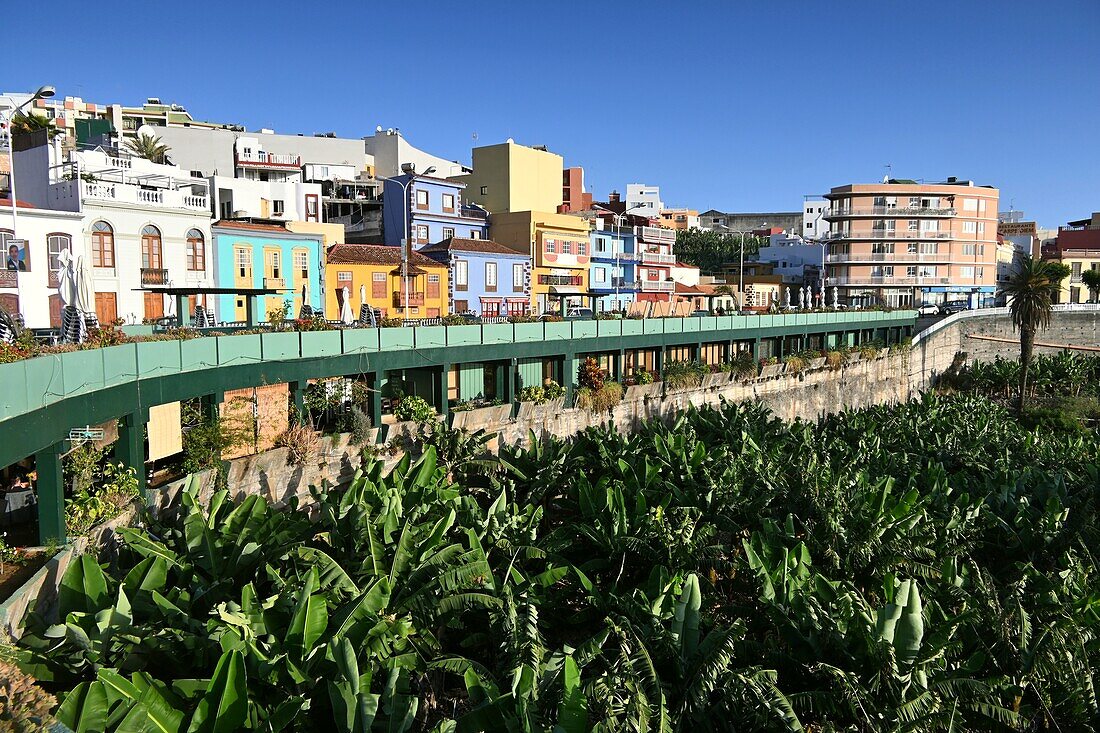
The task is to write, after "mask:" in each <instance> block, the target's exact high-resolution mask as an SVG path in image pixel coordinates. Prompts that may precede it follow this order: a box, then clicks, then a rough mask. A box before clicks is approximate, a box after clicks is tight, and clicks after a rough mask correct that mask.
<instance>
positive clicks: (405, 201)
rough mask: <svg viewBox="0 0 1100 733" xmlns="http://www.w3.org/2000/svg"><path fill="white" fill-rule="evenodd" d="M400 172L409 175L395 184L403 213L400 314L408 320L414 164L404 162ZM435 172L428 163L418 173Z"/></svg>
mask: <svg viewBox="0 0 1100 733" xmlns="http://www.w3.org/2000/svg"><path fill="white" fill-rule="evenodd" d="M401 172H402V173H404V174H405V175H407V176H408V177H409V180H407V181H405V182H404V183H399V184H397V185H399V186H401V200H402V207H401V210H402V212H403V214H404V216H403V220H404V223H405V227H404V229H402V233H403V234H404V237H402V239H401V288H402V290H404V291H405V297H404V298H403V300H404V304H405V307H404V312H403V314H402V316H403V320H406V321H407V320H409V249H408V248H409V186H411V185H412V182H413V181H415V180H416V176H417V172H416V164H415V163H404V164H402V165H401ZM432 173H435V166H434V165H430V166H428V167H427V169H425V171H424V172H423V173H421V174H419V175H422V176H429V175H431V174H432Z"/></svg>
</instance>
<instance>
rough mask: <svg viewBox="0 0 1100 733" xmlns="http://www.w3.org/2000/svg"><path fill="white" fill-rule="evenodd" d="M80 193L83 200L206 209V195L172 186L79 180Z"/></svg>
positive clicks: (196, 209) (194, 209) (60, 184)
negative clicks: (147, 185)
mask: <svg viewBox="0 0 1100 733" xmlns="http://www.w3.org/2000/svg"><path fill="white" fill-rule="evenodd" d="M68 183H72V182H71V181H63V182H61V183H57V184H54V185H53V186H51V188H56V187H58V186H64V185H66V184H68ZM80 195H81V198H83V199H84V200H86V201H87V200H93V201H116V202H119V203H125V204H138V205H144V206H162V207H165V208H169V209H187V210H189V211H207V210H208V199H207V197H206V196H196V195H194V194H191V193H185V192H184V191H182V190H179V189H172V188H155V189H154V188H141V187H140V186H135V185H132V184H129V183H112V182H107V181H81V182H80Z"/></svg>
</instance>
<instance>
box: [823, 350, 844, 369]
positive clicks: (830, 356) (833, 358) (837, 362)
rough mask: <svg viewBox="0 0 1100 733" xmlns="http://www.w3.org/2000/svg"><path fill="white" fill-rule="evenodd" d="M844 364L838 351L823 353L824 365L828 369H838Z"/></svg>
mask: <svg viewBox="0 0 1100 733" xmlns="http://www.w3.org/2000/svg"><path fill="white" fill-rule="evenodd" d="M843 364H844V354H842V353H841V352H839V351H836V350H833V351H827V352H825V365H826V366H828V367H829V368H830V369H839V368H840V367H841V366H842V365H843Z"/></svg>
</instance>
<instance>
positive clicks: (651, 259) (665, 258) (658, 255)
mask: <svg viewBox="0 0 1100 733" xmlns="http://www.w3.org/2000/svg"><path fill="white" fill-rule="evenodd" d="M642 262H646V263H649V264H654V265H675V264H676V255H674V254H666V253H664V252H642Z"/></svg>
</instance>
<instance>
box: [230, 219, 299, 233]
mask: <svg viewBox="0 0 1100 733" xmlns="http://www.w3.org/2000/svg"><path fill="white" fill-rule="evenodd" d="M214 226H216V227H218V228H219V229H249V230H252V231H258V232H289V231H290V230H289V229H287V228H286V224H257V223H255V222H251V221H234V220H233V219H219V220H218V221H216V222H214Z"/></svg>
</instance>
